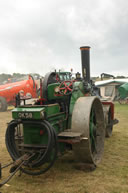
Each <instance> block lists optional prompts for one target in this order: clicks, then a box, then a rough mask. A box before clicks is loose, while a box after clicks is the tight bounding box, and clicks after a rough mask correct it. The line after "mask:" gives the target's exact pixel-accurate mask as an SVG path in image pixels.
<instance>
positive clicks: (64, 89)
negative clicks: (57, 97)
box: [59, 80, 73, 95]
mask: <svg viewBox="0 0 128 193" xmlns="http://www.w3.org/2000/svg"><path fill="white" fill-rule="evenodd" d="M72 83H73V81H71V80H66V81H63V82H61V84H60V86H59V93H60V94H62V95H70V94H71V93H72Z"/></svg>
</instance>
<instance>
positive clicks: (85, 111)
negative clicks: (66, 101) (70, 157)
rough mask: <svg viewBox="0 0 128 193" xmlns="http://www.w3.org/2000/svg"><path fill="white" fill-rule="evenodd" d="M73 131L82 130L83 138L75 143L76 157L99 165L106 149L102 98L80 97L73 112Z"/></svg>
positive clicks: (81, 160)
mask: <svg viewBox="0 0 128 193" xmlns="http://www.w3.org/2000/svg"><path fill="white" fill-rule="evenodd" d="M72 131H73V132H81V133H82V136H83V137H82V140H81V142H80V143H76V144H74V145H73V151H74V154H75V157H76V159H77V160H79V161H80V162H85V163H91V164H94V165H97V164H98V163H99V162H100V161H101V158H102V154H103V151H104V137H105V128H104V114H103V107H102V104H101V102H100V99H99V98H97V97H80V98H79V99H78V100H77V102H76V104H75V106H74V110H73V114H72Z"/></svg>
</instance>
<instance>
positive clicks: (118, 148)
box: [0, 104, 128, 193]
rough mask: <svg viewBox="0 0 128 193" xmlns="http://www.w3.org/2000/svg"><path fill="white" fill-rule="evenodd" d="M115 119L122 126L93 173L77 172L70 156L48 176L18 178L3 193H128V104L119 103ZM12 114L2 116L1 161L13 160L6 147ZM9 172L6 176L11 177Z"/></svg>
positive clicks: (51, 170) (115, 127) (119, 126)
mask: <svg viewBox="0 0 128 193" xmlns="http://www.w3.org/2000/svg"><path fill="white" fill-rule="evenodd" d="M115 117H116V118H117V119H119V121H120V122H119V124H118V125H116V126H114V131H113V136H112V137H111V138H109V139H106V140H105V150H104V156H103V159H102V162H101V164H100V165H99V166H98V167H97V169H96V170H94V171H92V172H87V171H82V170H77V169H76V168H75V167H74V161H73V155H72V153H68V154H66V155H64V156H63V157H61V158H59V159H58V160H57V161H56V163H55V165H54V166H53V167H52V168H51V169H50V170H49V171H48V172H47V173H45V174H44V175H41V176H35V177H34V176H28V175H25V174H22V175H21V176H18V174H16V176H15V177H14V178H13V179H12V180H11V181H10V182H9V183H8V186H4V187H2V188H1V189H0V192H2V193H8V192H9V193H18V192H21V193H127V192H128V123H127V120H128V105H119V104H116V108H115ZM9 120H11V112H9V111H8V112H5V113H0V126H1V127H0V162H1V163H8V162H9V160H11V159H10V157H9V155H8V152H7V150H6V147H5V141H4V135H5V130H6V123H7V122H9ZM7 174H8V173H7V170H5V171H4V172H3V177H5V176H7Z"/></svg>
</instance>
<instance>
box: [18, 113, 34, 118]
mask: <svg viewBox="0 0 128 193" xmlns="http://www.w3.org/2000/svg"><path fill="white" fill-rule="evenodd" d="M18 117H19V118H21V119H32V118H33V116H32V113H27V112H26V113H18Z"/></svg>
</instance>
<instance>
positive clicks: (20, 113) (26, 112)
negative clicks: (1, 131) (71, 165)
mask: <svg viewBox="0 0 128 193" xmlns="http://www.w3.org/2000/svg"><path fill="white" fill-rule="evenodd" d="M59 111H60V110H59V105H58V104H53V105H45V106H43V107H31V108H30V107H18V108H15V109H13V110H12V117H13V119H34V120H42V119H44V116H43V115H44V114H45V116H46V117H48V116H50V115H53V114H57V113H59ZM31 114H32V116H30V115H31Z"/></svg>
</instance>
